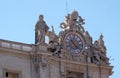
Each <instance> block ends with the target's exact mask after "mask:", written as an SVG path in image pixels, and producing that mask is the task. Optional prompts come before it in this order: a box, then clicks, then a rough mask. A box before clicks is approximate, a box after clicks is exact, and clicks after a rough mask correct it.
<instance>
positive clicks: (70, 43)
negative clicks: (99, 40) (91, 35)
mask: <svg viewBox="0 0 120 78" xmlns="http://www.w3.org/2000/svg"><path fill="white" fill-rule="evenodd" d="M64 44H65V48H66V49H67V50H68V51H69V52H71V53H80V52H81V51H82V48H83V40H82V37H81V36H80V35H79V34H77V33H68V34H67V35H66V36H65V41H64Z"/></svg>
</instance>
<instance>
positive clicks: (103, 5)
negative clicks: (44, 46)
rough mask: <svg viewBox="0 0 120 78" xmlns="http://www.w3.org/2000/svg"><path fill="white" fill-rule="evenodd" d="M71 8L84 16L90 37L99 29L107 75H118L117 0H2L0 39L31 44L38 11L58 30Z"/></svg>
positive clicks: (119, 31)
mask: <svg viewBox="0 0 120 78" xmlns="http://www.w3.org/2000/svg"><path fill="white" fill-rule="evenodd" d="M66 1H67V3H66ZM66 5H67V6H66ZM73 10H77V11H78V12H79V15H80V16H82V17H83V18H84V19H85V23H86V24H85V25H84V28H85V30H87V31H88V32H89V33H90V35H91V36H92V38H93V41H95V40H97V39H98V38H99V35H100V34H101V33H102V34H103V35H104V41H105V45H106V48H107V56H108V57H110V62H111V65H113V66H114V69H113V71H114V73H113V75H112V76H111V77H110V78H119V77H120V70H119V69H120V57H119V54H120V53H119V49H120V48H119V46H120V35H119V34H120V0H1V1H0V39H5V40H10V41H15V42H22V43H28V44H31V43H32V44H33V43H34V40H35V39H34V26H35V23H36V21H37V20H38V16H39V15H40V14H43V15H44V19H45V21H46V23H47V25H48V26H49V27H51V25H53V26H54V28H55V32H56V33H57V34H58V33H59V31H60V30H61V29H60V27H59V25H60V23H61V22H63V21H64V17H65V16H66V15H67V13H70V12H72V11H73Z"/></svg>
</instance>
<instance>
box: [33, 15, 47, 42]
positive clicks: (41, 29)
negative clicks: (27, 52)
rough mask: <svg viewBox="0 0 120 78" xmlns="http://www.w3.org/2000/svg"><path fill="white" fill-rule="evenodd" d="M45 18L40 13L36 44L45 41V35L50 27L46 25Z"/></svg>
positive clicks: (36, 27) (36, 29)
mask: <svg viewBox="0 0 120 78" xmlns="http://www.w3.org/2000/svg"><path fill="white" fill-rule="evenodd" d="M43 19H44V16H43V15H40V16H39V20H38V21H37V23H36V25H35V44H41V43H45V35H46V32H47V31H48V29H49V27H48V26H47V25H46V22H45V21H44V20H43Z"/></svg>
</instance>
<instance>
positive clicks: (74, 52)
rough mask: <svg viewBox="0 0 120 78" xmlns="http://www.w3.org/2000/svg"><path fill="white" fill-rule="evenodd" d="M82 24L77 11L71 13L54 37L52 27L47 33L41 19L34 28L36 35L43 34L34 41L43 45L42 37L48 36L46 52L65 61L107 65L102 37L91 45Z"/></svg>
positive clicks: (90, 39) (90, 40)
mask: <svg viewBox="0 0 120 78" xmlns="http://www.w3.org/2000/svg"><path fill="white" fill-rule="evenodd" d="M83 24H85V22H84V19H83V18H82V17H81V16H79V14H78V12H77V11H73V12H72V13H70V14H68V15H67V16H65V20H64V22H62V23H61V24H60V27H61V29H62V30H61V31H60V32H59V35H56V34H55V32H54V28H53V26H52V31H48V29H49V28H48V27H47V25H46V23H45V22H44V20H43V18H41V19H40V20H39V21H38V24H36V26H35V27H36V35H38V34H39V32H41V33H43V34H40V35H39V36H36V41H37V42H40V43H41V42H42V43H44V40H45V39H44V37H45V36H48V38H49V41H48V44H47V51H48V52H51V53H52V55H53V56H58V57H60V58H62V59H66V60H73V61H79V62H89V63H94V64H101V65H102V64H103V65H108V64H109V62H108V61H109V59H108V58H107V57H106V47H105V45H104V41H103V35H102V34H101V35H100V38H99V39H98V40H96V41H95V42H94V43H93V42H92V37H91V36H90V34H89V33H88V31H85V29H84V27H83V26H82V25H83ZM41 26H42V28H43V29H42V30H41V29H40V27H41ZM38 31H39V32H38ZM43 67H45V63H43Z"/></svg>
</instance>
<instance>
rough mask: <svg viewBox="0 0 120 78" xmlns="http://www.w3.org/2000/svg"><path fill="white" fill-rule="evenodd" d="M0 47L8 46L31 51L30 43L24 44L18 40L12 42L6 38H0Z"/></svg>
mask: <svg viewBox="0 0 120 78" xmlns="http://www.w3.org/2000/svg"><path fill="white" fill-rule="evenodd" d="M0 47H3V48H8V49H15V50H22V51H28V52H29V51H32V47H31V46H30V44H24V43H19V42H12V41H7V40H1V39H0Z"/></svg>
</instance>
